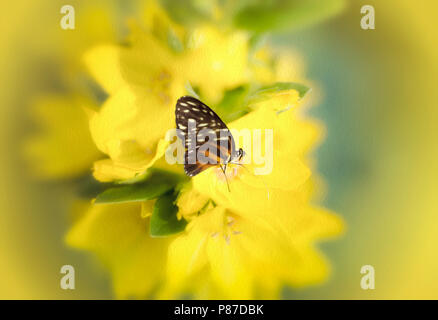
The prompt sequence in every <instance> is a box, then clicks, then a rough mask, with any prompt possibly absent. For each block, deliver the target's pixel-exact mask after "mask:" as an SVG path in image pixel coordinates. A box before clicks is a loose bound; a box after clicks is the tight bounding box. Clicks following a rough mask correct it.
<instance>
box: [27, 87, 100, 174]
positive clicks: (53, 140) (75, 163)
mask: <svg viewBox="0 0 438 320" xmlns="http://www.w3.org/2000/svg"><path fill="white" fill-rule="evenodd" d="M93 108H96V104H95V103H94V102H93V101H91V100H90V99H87V98H84V97H79V96H78V97H68V98H67V97H64V96H60V95H50V96H46V97H41V98H39V99H37V100H36V101H35V103H34V104H33V109H32V112H33V118H34V119H35V120H36V121H38V123H37V125H38V132H37V133H34V134H33V135H32V136H30V137H29V138H28V139H27V140H26V142H25V145H24V152H25V154H26V158H27V159H28V160H29V165H30V167H31V168H32V171H33V172H34V173H35V175H37V176H38V177H41V178H51V179H61V178H72V177H75V176H77V175H80V174H84V173H87V172H89V170H90V164H91V163H93V161H95V160H96V159H98V158H99V157H100V153H99V151H98V150H97V149H96V147H95V145H94V143H93V141H92V140H91V136H90V132H89V130H88V117H87V114H86V110H87V109H93Z"/></svg>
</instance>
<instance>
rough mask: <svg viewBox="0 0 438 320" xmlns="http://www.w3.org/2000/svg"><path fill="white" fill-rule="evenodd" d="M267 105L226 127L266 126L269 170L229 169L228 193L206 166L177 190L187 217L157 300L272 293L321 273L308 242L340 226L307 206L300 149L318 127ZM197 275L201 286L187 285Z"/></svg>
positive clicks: (319, 277) (304, 149) (316, 278)
mask: <svg viewBox="0 0 438 320" xmlns="http://www.w3.org/2000/svg"><path fill="white" fill-rule="evenodd" d="M273 101H275V102H276V101H278V100H276V99H273ZM271 103H272V101H270V100H266V101H265V102H264V103H263V106H260V107H259V108H258V109H257V110H255V111H253V112H252V113H250V114H248V115H246V116H244V117H242V118H240V119H239V120H237V121H235V122H233V123H231V124H230V128H235V129H240V128H249V129H251V128H255V129H264V128H273V129H274V143H275V151H274V161H273V162H274V166H273V171H272V172H271V173H270V174H268V175H264V176H259V178H256V177H254V176H253V175H252V174H251V173H250V172H253V170H254V169H255V166H254V165H252V164H249V165H248V166H247V169H248V170H243V169H242V168H241V167H234V168H232V167H230V168H229V170H228V174H227V178H228V180H229V184H230V189H231V192H230V191H228V188H227V183H226V182H225V179H224V178H223V173H222V171H221V170H220V169H209V170H206V171H204V172H202V173H200V174H199V175H197V176H195V177H194V178H192V184H193V188H192V189H188V190H184V191H183V192H182V195H181V199H185V201H178V205H179V206H180V214H181V215H182V216H183V217H185V218H186V219H187V220H190V221H191V222H190V224H189V225H188V227H187V229H186V233H185V234H183V235H180V236H178V237H177V238H176V239H175V240H174V241H173V242H172V244H171V245H170V249H169V257H168V262H167V264H168V268H167V277H166V281H167V282H166V286H165V289H163V296H164V297H168V296H171V297H173V296H175V295H177V294H178V293H180V292H184V291H185V290H188V291H191V292H192V293H193V294H195V295H196V296H199V297H205V296H208V297H211V296H213V297H219V298H240V299H249V298H253V297H278V296H279V292H280V289H281V287H282V285H284V284H288V285H291V286H302V285H308V284H313V283H317V282H320V281H322V280H323V279H324V278H325V277H326V276H327V265H326V263H325V260H324V259H323V258H322V257H321V255H320V254H319V253H318V252H317V251H316V250H315V249H314V248H313V244H314V242H315V241H316V240H320V239H322V238H324V237H327V236H334V235H337V234H339V233H340V232H341V230H342V223H341V221H340V219H339V218H337V217H336V216H335V215H333V214H331V213H329V212H328V211H326V210H324V209H320V208H316V207H313V206H311V205H310V204H309V199H310V198H311V196H312V189H311V188H310V187H309V185H310V184H311V181H309V177H310V169H309V168H308V167H307V166H306V164H305V162H306V154H307V153H308V152H309V149H310V148H311V147H312V146H313V145H314V144H315V143H316V141H317V139H318V138H319V136H320V129H319V127H318V126H316V125H315V124H312V123H311V122H308V121H302V120H298V119H297V118H296V115H295V114H294V112H292V111H288V112H284V113H280V114H278V113H276V112H275V111H273V110H272V106H271ZM263 140H264V139H263V138H262V141H263ZM262 150H263V146H262ZM248 171H249V172H248ZM193 194H195V196H194V195H193ZM196 195H198V196H196ZM209 199H211V200H212V203H213V204H214V205H212V204H209V203H208V201H209ZM188 208H192V210H194V211H195V212H188V210H187V209H188ZM196 212H198V213H200V214H199V215H196V214H195V213H196ZM206 274H207V279H208V280H205V277H206ZM200 278H202V279H204V280H203V282H204V283H207V284H208V288H209V289H208V290H207V289H206V288H205V287H203V288H198V287H196V286H195V288H193V286H192V285H191V284H192V283H199V282H200V281H201V280H199V279H200ZM206 290H207V291H206Z"/></svg>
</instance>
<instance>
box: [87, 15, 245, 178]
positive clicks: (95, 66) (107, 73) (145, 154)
mask: <svg viewBox="0 0 438 320" xmlns="http://www.w3.org/2000/svg"><path fill="white" fill-rule="evenodd" d="M153 13H156V17H157V20H154V18H153V16H152V17H150V18H151V19H152V21H159V22H160V23H155V24H154V23H149V24H148V25H147V26H146V31H144V30H141V28H140V27H138V26H136V25H132V28H133V32H132V34H131V36H130V37H129V42H128V45H125V46H114V45H101V46H98V47H95V48H93V49H91V50H90V51H89V52H87V53H86V55H85V58H84V60H85V63H86V65H87V66H88V69H89V71H90V73H91V75H92V76H93V77H94V78H95V79H96V81H97V82H98V83H99V84H100V85H101V86H102V87H103V88H104V89H105V91H106V92H107V93H109V95H110V96H109V98H108V99H107V101H106V102H105V103H104V104H103V106H102V108H101V109H100V110H99V111H98V112H95V114H94V115H93V116H92V118H91V121H90V130H91V134H92V137H93V140H94V141H95V143H96V145H97V147H98V148H99V150H100V151H102V152H103V153H105V154H106V155H108V158H107V159H104V160H102V161H98V162H96V163H95V165H94V176H95V178H96V179H98V180H100V181H112V180H126V179H130V178H133V177H134V176H135V175H137V174H139V173H141V172H143V171H145V170H146V169H147V168H149V167H151V166H152V165H154V163H155V161H157V160H158V159H159V158H160V157H161V156H162V155H163V153H164V150H163V148H159V147H160V146H162V144H160V142H159V141H160V139H163V138H164V137H165V135H166V132H167V130H169V129H171V128H173V127H174V122H175V121H174V106H175V101H176V100H177V99H178V98H179V97H180V96H182V95H184V94H187V91H186V86H187V84H188V83H189V84H190V85H191V86H193V87H194V88H197V89H198V90H199V91H200V93H201V94H202V95H204V96H206V97H209V98H210V99H212V101H217V100H218V99H219V98H220V97H221V96H222V93H223V91H224V90H226V89H231V88H233V87H235V86H237V85H240V84H241V83H243V82H245V81H248V76H249V71H248V70H249V69H248V67H247V60H248V48H247V46H248V44H247V42H248V41H247V36H246V35H245V34H244V33H240V32H232V31H221V30H218V29H215V28H213V27H211V26H202V27H199V28H197V29H196V30H194V31H193V32H192V33H191V34H189V35H188V36H187V37H184V38H187V41H186V42H181V45H182V46H183V48H185V49H184V50H182V51H181V52H175V50H173V49H172V48H171V47H170V46H169V43H168V42H163V36H162V33H163V30H166V31H169V30H170V31H172V30H174V29H176V30H177V31H175V32H173V33H172V35H173V36H174V39H175V41H183V40H182V39H179V38H178V35H181V34H184V32H183V31H181V30H180V29H179V28H178V27H177V26H176V25H175V24H172V23H171V22H170V20H168V19H165V18H163V12H161V11H159V10H158V11H157V10H154V11H152V13H151V14H149V16H150V15H152V14H153ZM160 28H161V29H160ZM175 37H176V38H175ZM212 74H213V75H214V76H213V77H212V76H211V75H212ZM163 143H164V142H163Z"/></svg>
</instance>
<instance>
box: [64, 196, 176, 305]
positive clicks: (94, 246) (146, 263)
mask: <svg viewBox="0 0 438 320" xmlns="http://www.w3.org/2000/svg"><path fill="white" fill-rule="evenodd" d="M152 205H153V202H152V201H149V202H145V203H143V204H139V203H125V204H112V205H92V206H91V207H90V209H89V210H88V212H86V213H85V214H84V215H83V217H82V218H81V219H79V221H78V222H77V223H76V224H75V225H74V226H73V228H72V229H71V230H70V231H69V233H68V234H67V236H66V242H67V244H68V245H70V246H71V247H74V248H77V249H81V250H88V251H91V252H93V253H94V254H95V255H96V256H97V257H98V258H99V260H100V262H101V263H102V264H103V265H104V266H105V267H106V268H107V270H109V271H110V273H111V275H112V278H113V287H114V292H115V294H116V297H118V298H130V297H141V298H149V297H151V295H152V294H153V293H154V290H156V288H157V286H158V285H159V284H160V282H161V281H162V280H163V276H164V272H163V265H164V264H165V261H166V250H167V246H168V243H169V240H170V239H167V238H166V239H157V238H151V237H150V236H149V234H148V232H147V230H148V224H149V219H146V218H144V217H146V216H148V215H149V214H150V213H151V212H152ZM142 207H143V208H142ZM140 212H142V214H140ZM142 216H143V217H142Z"/></svg>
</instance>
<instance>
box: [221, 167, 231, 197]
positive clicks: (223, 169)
mask: <svg viewBox="0 0 438 320" xmlns="http://www.w3.org/2000/svg"><path fill="white" fill-rule="evenodd" d="M219 166H220V167H221V169H222V172H223V173H224V176H225V181H226V182H227V187H228V192H230V191H231V190H230V185H229V184H228V178H227V174H226V172H225V171H226V170H227V165H226V164H224V166H222V165H221V164H219Z"/></svg>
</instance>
